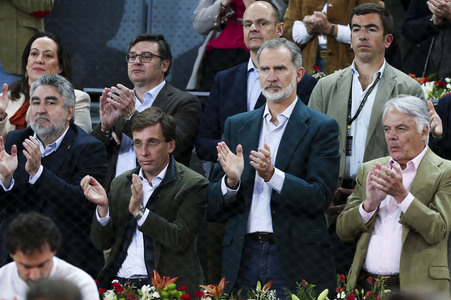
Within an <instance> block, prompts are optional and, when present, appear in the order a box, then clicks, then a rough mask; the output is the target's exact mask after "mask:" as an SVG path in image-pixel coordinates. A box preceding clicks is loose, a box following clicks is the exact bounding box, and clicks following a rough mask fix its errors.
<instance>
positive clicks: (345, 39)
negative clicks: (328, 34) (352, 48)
mask: <svg viewBox="0 0 451 300" xmlns="http://www.w3.org/2000/svg"><path fill="white" fill-rule="evenodd" d="M337 27H338V30H337V37H336V39H337V41H339V42H342V43H345V44H350V43H351V29H349V26H348V25H340V24H337Z"/></svg>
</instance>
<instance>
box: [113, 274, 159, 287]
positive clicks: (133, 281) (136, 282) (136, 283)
mask: <svg viewBox="0 0 451 300" xmlns="http://www.w3.org/2000/svg"><path fill="white" fill-rule="evenodd" d="M116 279H117V280H118V281H119V283H120V284H122V285H128V286H132V285H133V287H135V288H137V289H140V288H141V287H142V286H143V285H152V279H151V278H150V277H149V276H147V277H140V278H122V277H118V278H116Z"/></svg>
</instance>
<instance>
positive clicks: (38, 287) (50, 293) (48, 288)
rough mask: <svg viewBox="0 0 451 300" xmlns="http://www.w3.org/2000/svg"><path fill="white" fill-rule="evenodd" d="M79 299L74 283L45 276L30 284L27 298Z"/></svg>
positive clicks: (79, 294)
mask: <svg viewBox="0 0 451 300" xmlns="http://www.w3.org/2000/svg"><path fill="white" fill-rule="evenodd" d="M42 299H45V300H81V299H82V298H81V292H80V289H79V288H78V286H77V285H75V283H73V282H71V281H68V280H66V279H62V278H46V279H42V280H39V281H37V282H36V283H34V284H32V285H31V286H30V289H29V290H28V293H27V300H42Z"/></svg>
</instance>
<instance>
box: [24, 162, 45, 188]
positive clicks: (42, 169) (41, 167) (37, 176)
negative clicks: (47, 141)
mask: <svg viewBox="0 0 451 300" xmlns="http://www.w3.org/2000/svg"><path fill="white" fill-rule="evenodd" d="M43 171H44V167H43V166H42V165H40V166H39V170H38V171H37V172H36V174H34V176H33V177H31V176H30V179H28V182H29V183H31V184H35V183H36V181H38V179H39V177H41V175H42V172H43Z"/></svg>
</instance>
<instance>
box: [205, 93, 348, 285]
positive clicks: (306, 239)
mask: <svg viewBox="0 0 451 300" xmlns="http://www.w3.org/2000/svg"><path fill="white" fill-rule="evenodd" d="M263 112H264V107H261V108H259V109H256V110H253V111H250V112H246V113H242V114H238V115H235V116H232V117H230V118H228V119H227V121H226V123H225V128H224V141H225V143H226V144H227V145H228V147H229V148H230V149H236V147H237V145H238V144H241V145H242V147H243V156H244V170H243V173H242V175H241V183H240V187H239V190H238V193H237V195H236V196H235V197H234V198H232V199H229V200H227V201H226V200H224V198H223V197H222V192H221V179H222V177H223V176H224V171H223V169H222V167H221V165H220V163H219V162H218V163H216V164H215V167H214V169H213V171H212V177H211V178H212V179H211V183H210V184H209V187H208V197H207V200H208V206H207V211H208V213H209V215H210V218H213V217H216V220H217V221H220V222H226V233H225V236H224V241H223V263H222V272H223V276H225V278H226V279H227V280H229V281H230V283H229V284H228V285H227V287H226V289H227V292H230V289H231V288H232V287H233V286H234V284H235V281H236V278H237V275H238V270H239V266H240V257H241V251H242V248H243V243H244V236H245V234H246V225H247V221H248V217H249V211H250V207H251V202H252V194H253V189H254V179H255V176H256V175H255V174H256V172H255V169H254V168H253V167H252V166H251V165H250V158H249V153H250V151H251V150H256V149H257V148H258V142H259V138H260V130H261V126H262V120H263V118H262V116H263ZM338 145H339V142H338V124H337V122H336V121H335V120H334V119H332V118H330V117H328V116H327V115H325V114H323V113H320V112H317V111H315V110H313V109H311V108H309V107H307V106H305V104H304V103H302V102H301V101H298V102H297V104H296V106H295V108H294V110H293V113H292V114H291V117H290V119H289V121H288V124H287V127H286V128H285V132H284V134H283V136H282V139H281V141H280V145H279V149H278V151H277V157H276V160H275V167H276V168H278V169H279V170H281V171H282V172H284V173H285V181H284V183H283V186H282V190H281V191H280V193H278V192H276V191H275V190H273V191H272V195H271V219H272V226H273V230H274V240H275V243H276V246H277V253H278V256H279V260H280V263H281V266H282V269H283V270H284V271H285V278H286V279H287V281H288V283H289V285H290V286H289V288H290V289H292V290H293V289H295V283H296V282H300V281H301V280H302V279H305V280H307V281H308V282H311V283H314V284H316V289H317V290H318V291H319V292H321V291H322V289H324V288H326V287H333V286H334V285H335V281H336V273H335V267H334V262H333V257H332V253H331V249H330V240H329V232H328V229H327V224H326V220H325V216H324V213H325V211H326V209H327V207H328V205H329V202H330V199H331V198H332V196H333V193H334V191H335V187H336V183H337V178H338V168H339V163H340V152H339V150H338ZM232 151H234V150H232Z"/></svg>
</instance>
